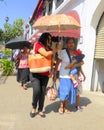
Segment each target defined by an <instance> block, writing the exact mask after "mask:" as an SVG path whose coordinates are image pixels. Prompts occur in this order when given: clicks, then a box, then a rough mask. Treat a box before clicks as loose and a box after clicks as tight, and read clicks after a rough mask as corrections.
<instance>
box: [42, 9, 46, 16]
mask: <svg viewBox="0 0 104 130" xmlns="http://www.w3.org/2000/svg"><path fill="white" fill-rule="evenodd" d="M45 13H46V7H44V8H43V11H42V16H45Z"/></svg>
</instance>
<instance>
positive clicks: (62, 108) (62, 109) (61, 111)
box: [58, 101, 64, 114]
mask: <svg viewBox="0 0 104 130" xmlns="http://www.w3.org/2000/svg"><path fill="white" fill-rule="evenodd" d="M58 111H59V113H60V114H63V113H64V101H61V103H60V108H59V110H58Z"/></svg>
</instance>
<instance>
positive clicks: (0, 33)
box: [0, 29, 3, 43]
mask: <svg viewBox="0 0 104 130" xmlns="http://www.w3.org/2000/svg"><path fill="white" fill-rule="evenodd" d="M2 41H3V30H2V29H0V43H1V42H2Z"/></svg>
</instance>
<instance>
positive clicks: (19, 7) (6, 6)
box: [0, 0, 38, 28]
mask: <svg viewBox="0 0 104 130" xmlns="http://www.w3.org/2000/svg"><path fill="white" fill-rule="evenodd" d="M37 3H38V0H0V28H2V27H3V24H4V23H5V17H6V16H8V17H9V23H11V24H12V23H13V21H14V20H15V19H16V18H22V19H24V20H26V21H27V22H28V20H29V17H30V16H31V15H32V13H33V11H34V8H35V7H36V5H37Z"/></svg>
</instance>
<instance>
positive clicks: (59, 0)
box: [56, 0, 64, 8]
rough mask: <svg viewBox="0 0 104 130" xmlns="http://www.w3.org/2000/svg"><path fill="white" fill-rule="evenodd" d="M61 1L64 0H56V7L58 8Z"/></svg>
mask: <svg viewBox="0 0 104 130" xmlns="http://www.w3.org/2000/svg"><path fill="white" fill-rule="evenodd" d="M63 2H64V0H57V2H56V8H58V7H59V6H60V5H61V4H62V3H63Z"/></svg>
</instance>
